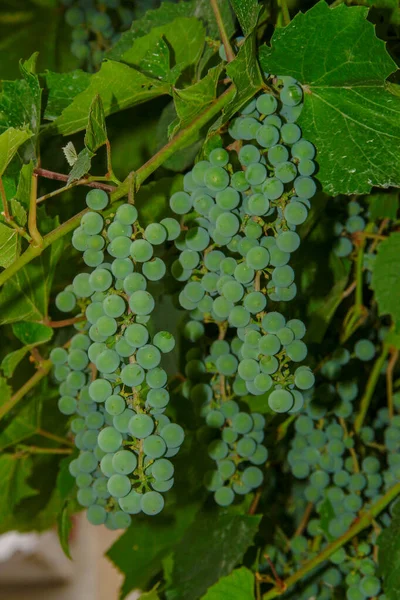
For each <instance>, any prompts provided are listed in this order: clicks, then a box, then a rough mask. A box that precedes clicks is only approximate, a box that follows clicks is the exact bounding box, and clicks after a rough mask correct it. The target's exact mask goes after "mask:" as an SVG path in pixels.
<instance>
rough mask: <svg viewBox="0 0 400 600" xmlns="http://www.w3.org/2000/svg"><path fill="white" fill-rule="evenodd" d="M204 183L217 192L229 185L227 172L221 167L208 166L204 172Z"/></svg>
mask: <svg viewBox="0 0 400 600" xmlns="http://www.w3.org/2000/svg"><path fill="white" fill-rule="evenodd" d="M204 184H205V185H206V186H207V187H208V188H209V189H210V190H211V191H215V192H219V191H221V190H224V189H225V188H226V187H227V186H228V185H229V174H228V173H227V171H225V169H223V168H222V167H209V168H208V169H207V170H206V171H205V173H204Z"/></svg>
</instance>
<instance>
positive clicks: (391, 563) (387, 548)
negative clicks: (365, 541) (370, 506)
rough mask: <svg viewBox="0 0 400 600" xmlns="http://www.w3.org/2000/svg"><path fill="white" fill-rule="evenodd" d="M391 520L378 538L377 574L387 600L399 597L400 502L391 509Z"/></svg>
mask: <svg viewBox="0 0 400 600" xmlns="http://www.w3.org/2000/svg"><path fill="white" fill-rule="evenodd" d="M392 515H393V520H392V522H391V524H390V525H389V527H387V528H386V529H384V530H383V531H382V533H381V534H380V536H379V538H378V547H379V574H380V575H381V577H383V590H384V592H385V594H386V598H387V599H388V600H399V598H400V502H397V503H396V504H395V506H394V507H393V511H392Z"/></svg>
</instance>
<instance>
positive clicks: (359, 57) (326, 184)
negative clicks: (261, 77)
mask: <svg viewBox="0 0 400 600" xmlns="http://www.w3.org/2000/svg"><path fill="white" fill-rule="evenodd" d="M367 14H368V9H367V8H365V7H360V6H352V7H348V6H346V4H344V3H343V4H341V5H340V6H338V7H336V8H334V9H331V8H329V6H328V4H327V3H326V2H324V1H323V0H321V1H320V2H319V3H318V4H316V5H315V6H314V7H313V8H311V9H310V10H309V11H307V12H306V13H305V14H303V13H298V14H297V15H296V16H295V17H294V19H293V20H292V21H291V23H290V24H289V25H288V26H287V27H284V28H277V29H275V32H274V35H273V36H272V40H271V47H268V46H262V47H261V49H260V63H261V67H262V69H263V70H264V71H266V72H268V73H275V74H277V75H280V74H285V75H291V76H292V77H294V78H295V79H297V80H298V81H299V82H300V83H301V84H302V85H303V87H304V98H305V104H304V108H303V111H302V113H301V115H300V118H299V121H298V122H299V125H300V126H301V127H302V130H303V134H304V136H305V137H306V138H308V139H310V140H311V141H312V142H313V143H314V144H315V146H316V148H317V152H318V155H317V161H318V164H319V172H318V178H319V180H320V181H321V183H322V185H323V188H324V190H325V191H326V192H327V193H328V194H330V195H333V196H334V195H338V194H363V193H368V192H369V191H370V189H371V187H372V186H380V187H387V186H390V185H394V186H399V185H400V120H399V115H400V97H398V96H397V95H394V94H393V93H391V86H388V85H387V84H386V82H385V79H386V78H387V77H388V76H389V75H390V74H391V73H393V72H394V71H395V70H396V64H395V63H394V61H393V60H392V59H391V57H390V56H389V54H388V53H387V52H386V49H385V44H384V42H383V41H381V40H379V39H378V38H377V37H376V35H375V31H374V26H373V24H372V23H370V22H368V21H367V20H366V17H367Z"/></svg>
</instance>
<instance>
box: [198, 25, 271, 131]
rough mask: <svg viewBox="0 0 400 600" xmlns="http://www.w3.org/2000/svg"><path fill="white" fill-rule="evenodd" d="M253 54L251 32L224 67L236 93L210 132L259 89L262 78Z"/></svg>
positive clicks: (253, 44)
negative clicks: (235, 54)
mask: <svg viewBox="0 0 400 600" xmlns="http://www.w3.org/2000/svg"><path fill="white" fill-rule="evenodd" d="M255 55H256V38H255V35H254V33H253V34H251V35H249V36H248V37H247V38H246V40H245V41H244V43H243V44H242V45H241V47H240V50H239V52H238V54H237V56H236V58H235V59H234V60H233V61H232V62H231V63H229V64H228V65H227V67H226V72H227V74H228V76H229V77H230V78H231V79H232V81H233V83H234V84H235V87H236V95H235V97H234V98H233V100H232V101H231V102H230V103H229V104H228V105H227V106H226V107H225V109H224V110H223V112H222V115H221V116H220V117H219V118H218V119H217V121H216V122H215V123H214V125H212V127H211V128H210V133H211V134H213V133H214V132H215V131H216V130H218V129H219V128H220V127H221V126H222V125H223V124H224V123H226V122H227V121H229V119H230V118H231V117H233V115H234V114H235V113H236V112H237V111H238V110H239V109H240V108H241V107H242V106H244V105H245V104H246V103H247V102H248V101H249V100H250V99H251V98H252V97H253V96H254V95H255V94H256V93H257V92H258V91H259V90H260V89H261V87H262V85H263V79H262V76H261V72H260V67H259V65H258V62H257V59H256V57H255Z"/></svg>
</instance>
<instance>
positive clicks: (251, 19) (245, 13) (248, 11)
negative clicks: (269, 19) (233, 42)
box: [230, 0, 261, 35]
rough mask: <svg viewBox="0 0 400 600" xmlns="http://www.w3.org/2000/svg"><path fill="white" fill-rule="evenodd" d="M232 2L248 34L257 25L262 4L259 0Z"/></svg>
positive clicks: (241, 25) (244, 30)
mask: <svg viewBox="0 0 400 600" xmlns="http://www.w3.org/2000/svg"><path fill="white" fill-rule="evenodd" d="M230 3H231V5H232V8H233V10H234V11H235V14H236V16H237V18H238V21H239V23H240V27H241V28H242V31H243V33H244V34H245V35H247V34H248V33H250V32H251V31H252V30H253V29H254V27H255V26H256V25H257V20H258V15H259V13H260V10H261V5H260V4H258V0H230Z"/></svg>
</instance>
